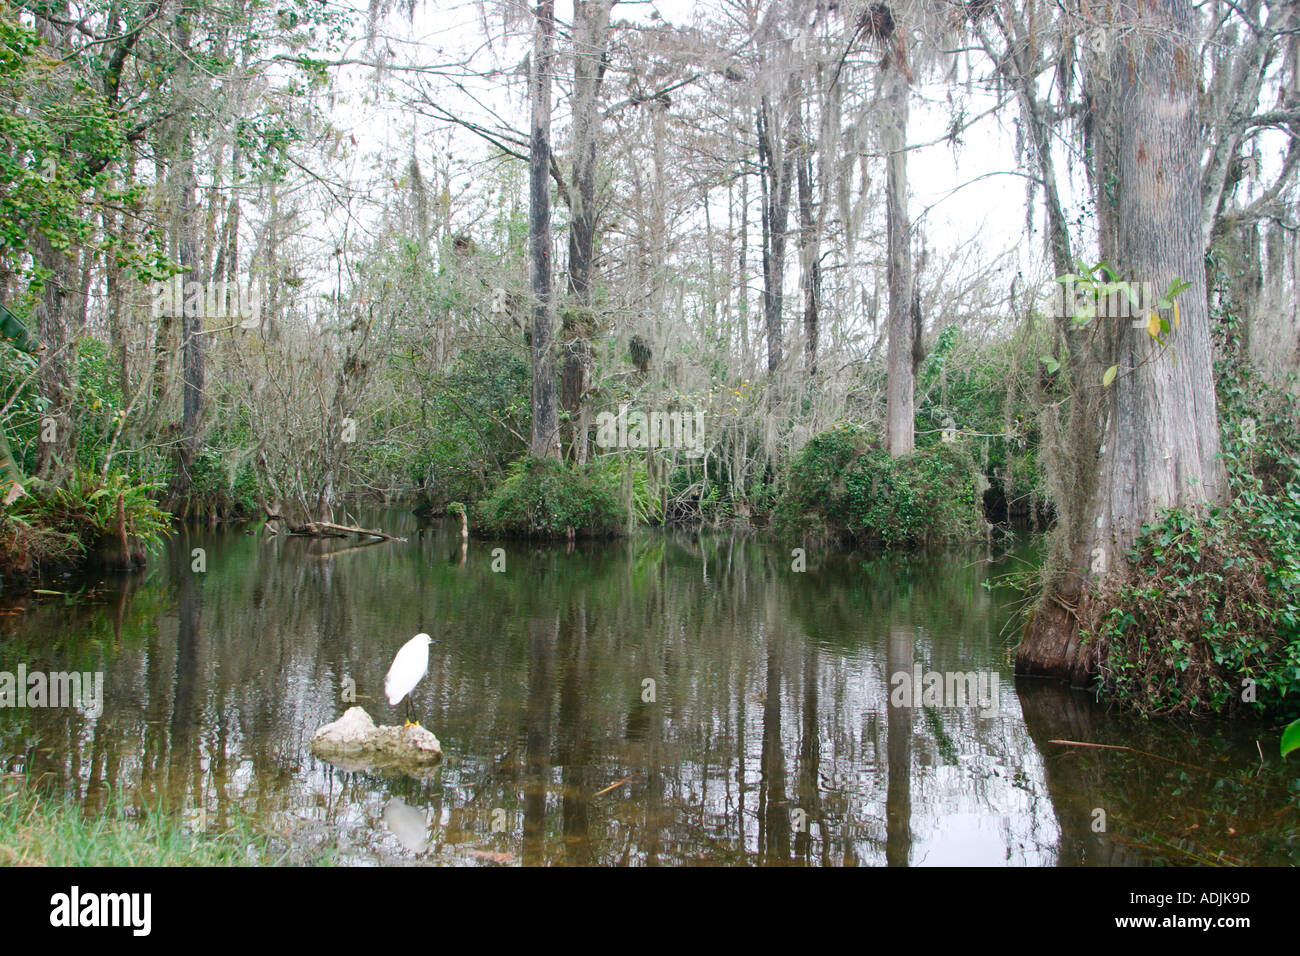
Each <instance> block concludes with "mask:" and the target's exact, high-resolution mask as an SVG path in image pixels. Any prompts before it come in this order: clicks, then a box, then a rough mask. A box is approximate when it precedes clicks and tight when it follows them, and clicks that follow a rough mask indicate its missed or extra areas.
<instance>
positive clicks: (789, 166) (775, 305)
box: [758, 97, 794, 375]
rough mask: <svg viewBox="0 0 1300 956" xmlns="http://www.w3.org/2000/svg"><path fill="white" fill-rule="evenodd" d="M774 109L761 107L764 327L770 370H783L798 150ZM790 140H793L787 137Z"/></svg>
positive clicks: (762, 103)
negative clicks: (788, 236) (792, 191)
mask: <svg viewBox="0 0 1300 956" xmlns="http://www.w3.org/2000/svg"><path fill="white" fill-rule="evenodd" d="M774 112H775V111H774V110H773V109H772V108H771V106H770V105H769V104H768V101H767V97H764V98H763V100H762V102H761V103H760V104H759V108H758V162H759V173H760V176H761V182H762V185H763V324H764V327H765V329H766V332H767V371H768V373H769V374H772V375H775V374H776V372H777V370H778V369H779V368H780V367H781V359H782V357H783V345H782V341H781V305H782V299H783V298H784V293H785V238H786V227H787V224H788V222H789V218H790V180H791V178H792V175H793V172H794V155H793V154H794V150H793V149H791V148H790V147H791V145H792V144H791V143H790V142H784V143H783V142H782V141H781V137H780V134H779V132H778V131H776V130H773V128H772V125H773V119H774V115H773V114H774ZM787 139H789V137H787Z"/></svg>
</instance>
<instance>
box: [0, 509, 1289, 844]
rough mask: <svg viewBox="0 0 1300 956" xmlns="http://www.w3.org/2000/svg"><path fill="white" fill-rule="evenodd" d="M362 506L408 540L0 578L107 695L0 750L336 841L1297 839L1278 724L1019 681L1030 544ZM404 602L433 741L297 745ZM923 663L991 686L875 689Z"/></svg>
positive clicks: (229, 548) (31, 641)
mask: <svg viewBox="0 0 1300 956" xmlns="http://www.w3.org/2000/svg"><path fill="white" fill-rule="evenodd" d="M373 520H374V521H375V522H376V523H379V524H382V525H383V526H384V527H385V528H387V529H388V530H390V531H394V532H396V533H400V534H405V535H408V536H409V538H410V540H409V542H407V543H397V542H394V543H387V544H380V545H376V546H373V547H364V548H358V547H356V546H355V545H354V544H351V543H349V542H342V541H333V542H320V541H308V540H303V539H286V538H283V537H282V538H278V539H277V538H271V539H264V538H260V537H253V536H249V535H245V534H243V533H242V532H241V531H238V530H236V531H225V532H218V533H202V532H198V533H196V532H190V533H186V534H183V535H181V536H179V537H178V538H176V539H175V540H174V541H173V542H172V543H171V545H170V546H169V547H168V549H167V551H166V553H164V554H160V555H157V556H156V557H155V558H154V560H153V563H152V566H151V567H150V569H149V570H148V571H147V572H146V573H145V574H143V575H139V576H136V577H134V578H130V579H123V578H114V579H109V580H106V581H105V582H104V583H103V584H102V585H98V582H97V581H91V582H80V581H68V582H66V583H65V584H64V585H60V584H53V585H48V587H52V588H56V589H67V590H75V589H78V588H81V587H83V586H84V585H86V584H91V585H97V587H96V588H95V589H94V590H92V591H91V592H90V593H82V594H80V595H79V596H75V597H63V596H53V595H44V596H36V597H34V598H30V599H26V600H24V601H23V602H21V603H18V604H12V603H10V604H7V605H5V606H4V607H3V608H0V611H2V612H3V613H0V640H2V641H3V643H2V644H0V670H8V671H11V672H12V671H15V670H16V667H17V665H18V664H19V663H24V664H25V665H26V666H27V668H28V669H29V670H34V669H42V668H43V669H45V670H51V671H55V670H72V669H77V670H87V671H96V670H100V671H103V672H104V681H105V684H104V693H105V704H104V709H103V713H102V715H100V716H99V717H97V718H91V717H90V716H87V715H83V714H81V713H79V712H78V711H76V710H74V709H67V708H65V709H45V710H32V709H22V710H19V709H0V769H3V770H5V771H8V772H16V771H27V772H29V773H31V774H32V775H33V776H35V777H37V778H38V779H40V780H41V781H42V782H43V783H45V784H46V785H49V786H54V787H58V788H62V789H64V790H66V791H69V792H72V793H74V794H76V795H77V796H78V797H79V798H80V799H81V800H82V801H83V802H84V804H85V806H86V807H87V808H88V810H90V811H94V810H95V809H97V808H99V807H102V806H104V805H105V803H106V801H107V800H108V799H109V791H110V789H111V788H113V787H116V788H118V789H119V790H120V791H121V792H123V793H125V794H127V795H128V797H129V799H130V800H131V801H132V802H134V803H137V804H141V805H143V804H148V805H150V806H159V805H161V806H163V807H165V808H167V809H169V810H171V811H172V812H175V813H176V814H178V815H183V817H184V819H186V820H189V821H191V822H193V821H195V820H196V819H197V820H200V821H201V822H202V823H205V824H206V825H209V826H218V827H219V826H223V825H225V822H226V821H228V820H229V819H230V818H231V814H232V812H234V811H238V812H239V813H240V814H242V815H244V816H252V817H254V818H256V819H257V820H259V821H260V822H262V823H263V824H264V825H266V826H267V827H269V828H271V829H272V830H273V831H274V832H276V833H279V834H281V835H282V837H283V839H284V840H285V841H287V843H288V844H289V845H290V846H291V847H293V848H294V850H295V853H297V854H300V858H301V859H314V858H319V857H320V856H321V855H322V854H323V855H325V856H327V857H329V858H333V859H334V860H336V861H338V862H343V863H362V864H373V863H406V862H417V863H483V862H508V863H525V864H536V863H551V864H564V863H569V864H587V863H601V864H637V865H653V864H683V863H687V864H689V863H728V864H760V863H765V864H781V863H792V864H818V865H845V864H872V865H877V864H886V863H888V864H895V865H913V866H917V865H943V864H985V865H1003V864H1006V865H1042V864H1071V865H1073V864H1085V865H1091V864H1141V863H1202V862H1222V863H1275V864H1276V863H1295V862H1297V860H1300V852H1297V847H1298V844H1297V836H1296V835H1297V829H1298V821H1300V807H1298V806H1297V802H1298V801H1297V792H1298V791H1297V785H1296V782H1295V781H1296V778H1297V773H1296V772H1295V769H1294V768H1289V769H1288V768H1282V767H1279V761H1278V760H1277V758H1276V756H1275V755H1276V747H1277V744H1276V735H1275V734H1274V735H1271V736H1270V735H1269V729H1268V728H1262V727H1257V726H1249V725H1240V724H1234V725H1228V724H1222V723H1213V722H1210V723H1198V724H1192V725H1173V724H1169V723H1163V722H1143V721H1139V720H1134V719H1130V718H1127V717H1121V716H1117V715H1114V714H1110V713H1108V712H1107V711H1106V710H1105V709H1103V708H1101V707H1099V706H1097V705H1096V704H1094V703H1093V702H1092V700H1091V698H1090V697H1089V696H1088V695H1086V694H1082V693H1079V692H1071V691H1069V690H1067V689H1064V688H1062V687H1060V686H1059V685H1056V684H1054V683H1047V682H1019V683H1017V682H1015V681H1014V680H1013V678H1012V675H1011V668H1010V666H1009V662H1008V661H1009V657H1008V655H1009V650H1010V645H1011V643H1012V642H1013V640H1014V637H1013V633H1012V631H1011V629H1010V628H1009V627H1008V626H1007V624H1008V620H1009V618H1010V615H1011V612H1012V610H1013V607H1014V605H1015V603H1016V602H1017V601H1018V600H1020V598H1021V595H1020V593H1019V592H1017V591H1016V590H1014V589H1013V588H1012V587H1010V586H1009V585H1008V584H1007V583H1006V582H1005V581H1004V582H1002V583H998V579H999V578H1001V577H1004V576H1005V575H1006V574H1007V573H1008V572H1011V571H1015V570H1018V569H1022V568H1024V567H1026V562H1032V560H1033V559H1034V549H1033V548H1028V547H1021V548H1019V549H1015V550H1013V551H1012V552H1010V553H1001V554H994V555H992V556H990V555H989V554H988V553H987V552H986V551H985V550H984V549H983V548H976V549H965V550H957V551H948V552H943V553H940V554H930V555H925V556H920V557H912V558H872V557H870V556H867V555H862V554H850V553H845V552H833V553H823V552H821V551H818V550H815V549H810V550H809V552H808V554H807V570H806V571H804V572H803V573H797V572H795V571H793V570H792V569H791V563H792V559H791V557H790V550H789V548H788V547H786V548H780V547H777V546H776V545H775V544H772V543H770V542H766V541H764V540H762V539H757V538H752V537H750V538H746V537H730V536H716V535H696V534H687V533H679V534H667V535H657V534H656V535H646V536H643V537H638V538H635V539H632V540H628V541H621V542H617V543H612V544H590V543H579V544H578V545H577V546H576V547H573V548H571V549H569V548H565V547H563V546H560V547H542V546H530V545H527V544H521V543H517V542H515V543H501V545H500V546H502V547H504V548H505V564H506V567H505V571H504V572H500V573H498V572H494V571H493V570H492V568H491V565H492V562H493V554H492V549H493V548H494V547H497V546H498V544H497V543H493V542H481V541H471V542H470V544H469V546H468V552H467V554H466V555H465V557H464V559H463V563H462V556H461V553H460V543H459V539H458V538H457V537H454V536H452V535H451V534H450V533H449V532H450V528H448V527H444V526H438V527H436V528H433V529H426V530H424V531H420V529H419V528H418V527H417V526H416V524H415V522H414V520H413V519H411V518H409V517H407V516H405V515H401V514H398V513H388V514H385V515H381V516H374V517H373ZM195 548H202V549H204V558H205V560H206V570H204V571H202V572H196V571H194V570H192V563H193V560H194V559H193V549H195ZM986 581H992V582H993V584H992V586H991V587H985V586H984V583H985V582H986ZM418 631H427V632H429V633H430V634H432V635H433V636H434V637H435V638H439V639H440V641H441V643H439V644H436V645H434V647H433V648H432V652H431V657H430V669H429V676H428V677H427V678H426V679H425V681H424V682H423V683H421V684H420V686H419V687H418V689H417V691H416V693H415V695H414V700H415V708H416V710H417V712H418V713H419V715H420V716H421V717H422V721H423V723H424V725H425V726H426V727H428V728H429V729H431V730H433V731H434V733H436V734H437V735H438V737H439V738H440V740H441V741H442V745H443V750H444V752H445V754H446V759H445V761H444V763H443V764H442V766H441V767H440V769H439V770H438V772H437V773H436V774H435V775H433V776H432V777H430V778H429V779H424V780H416V779H413V778H410V777H404V776H381V775H377V774H368V773H357V772H344V771H340V770H337V769H335V768H333V767H331V766H330V765H329V764H327V763H325V762H322V761H320V760H318V759H316V758H315V757H313V756H312V754H311V751H310V749H309V740H310V737H311V735H312V732H313V731H314V730H315V728H316V727H317V726H319V725H320V724H322V723H325V722H327V721H330V720H333V719H334V718H335V717H337V716H338V715H339V714H341V713H342V711H343V710H344V709H345V708H346V707H347V706H348V704H347V703H346V702H345V701H344V699H343V695H344V689H345V688H346V687H347V686H348V682H349V681H354V682H355V687H356V694H357V703H359V704H361V705H362V706H364V707H365V708H366V709H367V710H368V711H369V712H370V713H371V714H372V716H374V717H375V718H376V720H377V721H379V722H383V723H391V722H394V721H397V722H400V719H401V714H400V712H399V711H397V710H395V709H394V708H390V707H389V706H388V704H387V702H386V701H385V700H383V698H382V694H381V688H382V682H383V677H384V674H385V672H386V671H387V668H388V665H389V663H390V661H391V660H392V656H393V654H394V652H395V651H396V650H397V648H398V647H400V646H401V644H402V643H403V642H405V641H406V640H407V639H408V638H410V637H411V636H412V635H413V634H415V633H416V632H418ZM916 668H919V670H920V671H921V672H940V673H946V672H954V671H960V672H982V674H983V676H984V678H985V679H986V680H990V681H991V680H992V678H993V677H994V676H996V677H997V678H998V685H997V690H998V696H997V700H996V702H993V701H989V700H985V701H981V702H979V704H976V703H975V702H972V701H966V702H959V703H962V704H963V705H962V706H951V705H952V704H953V703H954V702H953V701H952V700H941V701H933V700H932V701H930V702H929V703H930V706H914V707H891V706H890V705H889V699H890V693H891V686H892V685H891V683H890V680H889V678H890V675H894V674H899V673H900V672H902V673H912V672H914V669H916ZM648 682H653V683H648ZM986 686H990V687H991V685H986ZM922 703H924V701H923V702H922ZM994 703H995V704H996V706H991V705H992V704H994ZM944 705H948V706H944ZM981 705H982V706H981ZM1058 739H1065V740H1071V741H1083V742H1092V743H1104V744H1110V745H1114V746H1120V747H1128V748H1134V750H1138V751H1145V752H1146V753H1135V752H1133V751H1132V750H1114V749H1110V750H1106V749H1095V748H1090V749H1085V748H1078V747H1067V746H1063V745H1060V744H1054V743H1052V742H1051V741H1053V740H1058ZM1257 740H1258V741H1259V744H1258V745H1257V743H1256V741H1257ZM1261 750H1262V755H1261ZM1261 756H1262V759H1261ZM200 814H201V815H200Z"/></svg>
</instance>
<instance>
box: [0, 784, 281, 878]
mask: <svg viewBox="0 0 1300 956" xmlns="http://www.w3.org/2000/svg"><path fill="white" fill-rule="evenodd" d="M282 857H283V854H282V853H277V852H276V851H275V850H274V849H273V846H272V842H271V840H270V838H269V837H268V836H267V835H265V834H263V833H260V832H258V831H257V830H256V829H254V828H253V827H252V826H251V825H250V824H249V823H248V822H247V821H244V820H239V821H236V822H234V823H232V824H231V825H229V826H227V827H223V828H215V827H211V826H209V827H206V828H203V832H196V830H195V828H192V827H190V826H187V825H186V823H185V822H184V821H182V820H181V819H179V818H178V817H177V816H176V815H174V814H168V813H165V812H162V811H160V810H151V809H137V808H133V807H131V806H128V805H127V803H126V802H125V801H124V800H123V799H121V798H120V797H118V796H116V795H115V796H114V797H113V798H111V799H110V806H109V808H108V809H107V810H106V811H103V812H98V813H88V812H87V811H86V810H85V809H84V808H82V807H81V806H80V804H79V803H78V802H77V801H75V800H74V799H72V798H71V797H66V796H64V797H50V796H46V795H44V794H42V793H41V792H40V791H38V790H35V789H32V788H30V787H29V786H27V784H26V782H25V781H18V782H17V784H13V783H10V784H7V785H5V786H4V787H2V788H0V866H248V865H274V864H276V863H280V862H283V859H282Z"/></svg>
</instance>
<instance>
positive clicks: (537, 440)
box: [528, 0, 560, 459]
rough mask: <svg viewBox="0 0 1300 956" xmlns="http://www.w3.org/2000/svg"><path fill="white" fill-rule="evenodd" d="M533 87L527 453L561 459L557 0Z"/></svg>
mask: <svg viewBox="0 0 1300 956" xmlns="http://www.w3.org/2000/svg"><path fill="white" fill-rule="evenodd" d="M535 17H536V25H535V28H534V39H533V56H532V74H531V76H530V78H529V79H530V84H529V85H530V86H531V87H532V90H531V93H532V96H531V99H532V107H533V110H532V111H533V125H532V137H531V140H530V142H529V170H528V196H529V209H528V245H529V253H530V256H531V260H532V262H531V269H530V272H531V279H532V289H533V322H532V353H533V398H532V413H533V428H532V437H531V441H530V442H529V448H528V451H529V454H531V455H533V456H535V457H537V458H556V459H558V458H559V457H560V433H559V421H558V418H557V416H556V412H555V355H554V352H553V350H552V348H551V339H552V329H551V193H550V164H551V70H552V68H553V60H554V58H555V57H554V54H555V0H542V2H541V3H539V4H538V5H537V10H536V14H535Z"/></svg>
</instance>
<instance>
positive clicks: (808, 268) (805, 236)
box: [798, 143, 822, 378]
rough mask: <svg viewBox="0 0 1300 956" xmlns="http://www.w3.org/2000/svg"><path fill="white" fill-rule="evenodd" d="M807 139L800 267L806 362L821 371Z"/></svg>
mask: <svg viewBox="0 0 1300 956" xmlns="http://www.w3.org/2000/svg"><path fill="white" fill-rule="evenodd" d="M808 152H809V148H808V146H807V144H806V143H805V147H804V155H803V156H802V157H800V159H799V172H798V180H799V269H800V274H801V280H800V282H801V284H802V286H803V347H804V366H805V368H806V369H807V371H808V375H809V377H810V378H811V377H812V376H815V375H816V374H817V338H818V333H819V322H820V317H819V312H820V307H821V295H822V267H821V241H820V240H821V237H820V235H819V234H818V231H819V230H818V228H817V222H815V221H814V218H813V200H812V192H813V190H812V158H811V157H810V156H809V155H808Z"/></svg>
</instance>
